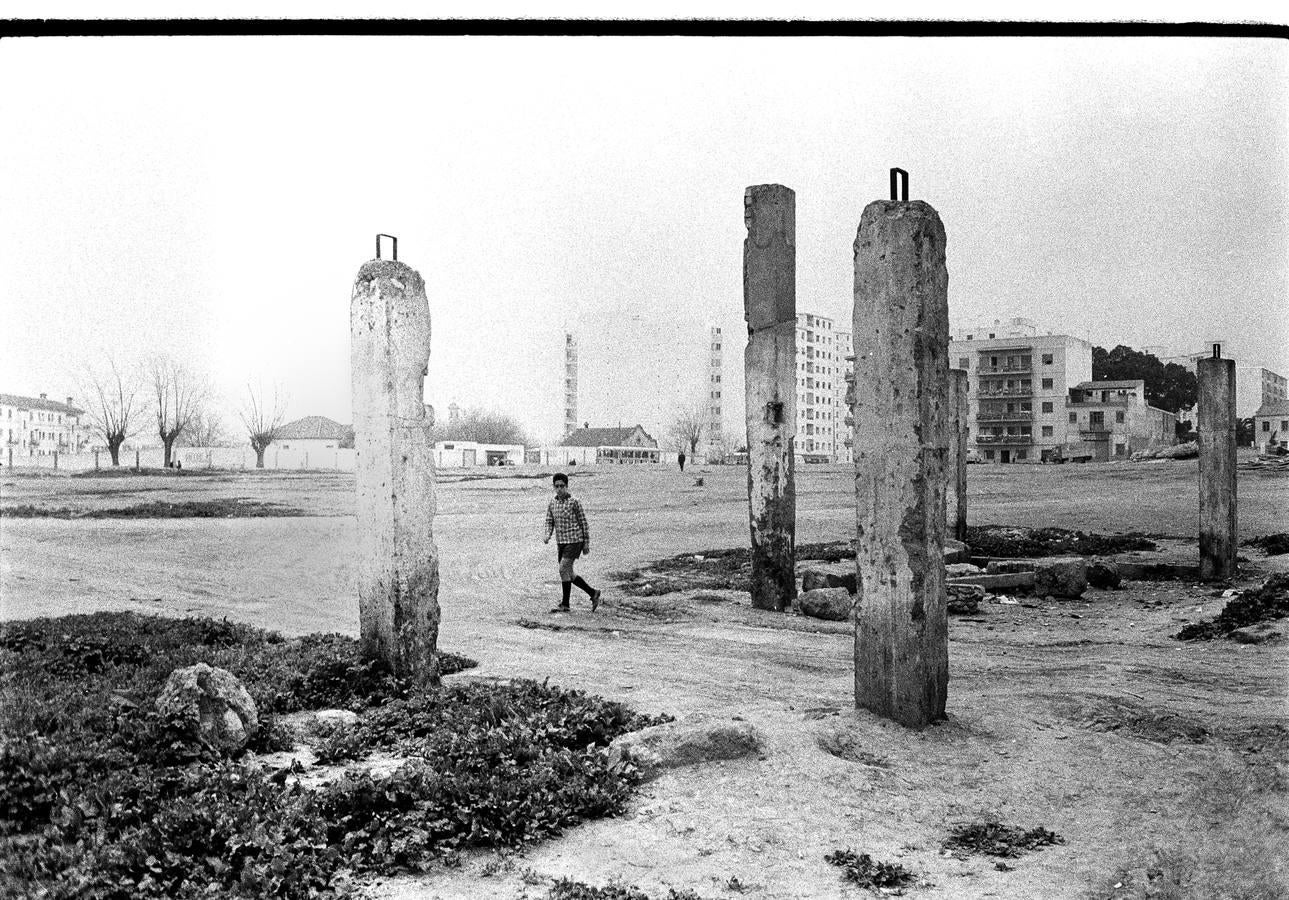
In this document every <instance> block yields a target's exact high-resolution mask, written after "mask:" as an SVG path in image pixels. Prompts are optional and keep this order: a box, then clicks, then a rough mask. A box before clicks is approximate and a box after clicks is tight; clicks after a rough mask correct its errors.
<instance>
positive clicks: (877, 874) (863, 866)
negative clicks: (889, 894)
mask: <svg viewBox="0 0 1289 900" xmlns="http://www.w3.org/2000/svg"><path fill="white" fill-rule="evenodd" d="M824 862H828V863H831V864H832V865H834V866H838V867H840V868H841V870H842V875H843V876H844V877H845V879H846V880H847V881H853V882H854V883H855V884H857V885H859V886H860V887H863V888H876V889H881V890H886V891H891V890H894V891H898V890H899V889H900V888H902V887H904V885H906V884H909V883H910V882H912V881H913V879H914V878H915V877H916V876H915V875H914V874H913V873H912V872H910V871H909V870H908V869H906V868H904V867H903V866H902V865H900V864H899V863H885V862H878V861H877V860H875V859H873V857H871V856H869V855H868V854H867V853H856V852H855V851H854V850H834V851H833V852H832V853H829V854H828V855H827V856H825V857H824Z"/></svg>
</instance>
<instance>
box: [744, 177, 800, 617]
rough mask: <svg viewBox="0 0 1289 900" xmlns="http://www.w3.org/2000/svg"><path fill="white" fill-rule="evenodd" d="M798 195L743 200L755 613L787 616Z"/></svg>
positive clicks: (771, 192)
mask: <svg viewBox="0 0 1289 900" xmlns="http://www.w3.org/2000/svg"><path fill="white" fill-rule="evenodd" d="M796 202H797V201H796V195H795V194H794V193H793V192H792V190H791V189H790V188H786V187H784V186H783V185H781V184H758V185H753V186H752V187H749V188H748V189H747V191H745V192H744V194H743V222H744V224H745V225H746V226H747V239H746V240H745V241H744V242H743V317H744V318H745V319H746V320H747V350H746V351H744V354H743V371H744V381H743V384H744V392H745V398H746V401H747V402H746V411H747V413H746V414H747V497H748V516H749V522H750V524H751V532H752V605H753V606H754V607H756V608H757V609H773V610H783V609H785V608H787V607H788V606H789V605H791V603H792V601H793V600H795V599H796V596H797V581H796V573H795V571H794V566H793V563H794V561H795V557H796V534H797V502H796V492H795V488H794V486H793V477H792V453H793V446H792V444H793V437H794V436H795V435H796V424H797V358H796V340H797V257H796V253H797V250H796V229H797V224H796Z"/></svg>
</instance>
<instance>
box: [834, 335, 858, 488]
mask: <svg viewBox="0 0 1289 900" xmlns="http://www.w3.org/2000/svg"><path fill="white" fill-rule="evenodd" d="M833 346H834V347H835V348H836V351H837V356H838V357H839V358H840V360H841V362H840V364H839V365H838V370H839V371H840V372H841V375H840V377H838V378H834V379H833V413H834V417H833V425H834V427H833V462H839V463H849V462H854V461H855V453H854V447H853V444H854V442H853V440H852V435H851V427H852V426H851V424H849V423H847V422H846V412H847V410H846V380H847V376H850V377H851V378H853V377H854V372H855V343H854V341H853V340H852V339H851V333H850V331H849V330H846V331H840V330H838V331H834V332H833Z"/></svg>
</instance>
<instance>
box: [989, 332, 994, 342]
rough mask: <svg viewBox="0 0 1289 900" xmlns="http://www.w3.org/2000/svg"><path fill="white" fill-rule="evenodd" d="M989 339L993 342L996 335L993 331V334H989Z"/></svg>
mask: <svg viewBox="0 0 1289 900" xmlns="http://www.w3.org/2000/svg"><path fill="white" fill-rule="evenodd" d="M989 339H990V340H991V341H992V340H993V339H994V333H993V332H992V331H991V332H989Z"/></svg>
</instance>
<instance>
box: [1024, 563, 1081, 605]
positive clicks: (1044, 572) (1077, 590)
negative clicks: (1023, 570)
mask: <svg viewBox="0 0 1289 900" xmlns="http://www.w3.org/2000/svg"><path fill="white" fill-rule="evenodd" d="M1034 562H1035V563H1036V565H1035V566H1034V593H1035V594H1038V595H1039V596H1047V595H1049V594H1050V595H1051V596H1053V597H1082V596H1083V592H1084V591H1086V590H1087V589H1088V563H1087V560H1085V559H1084V558H1083V557H1081V556H1048V557H1044V558H1043V559H1036V560H1034Z"/></svg>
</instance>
